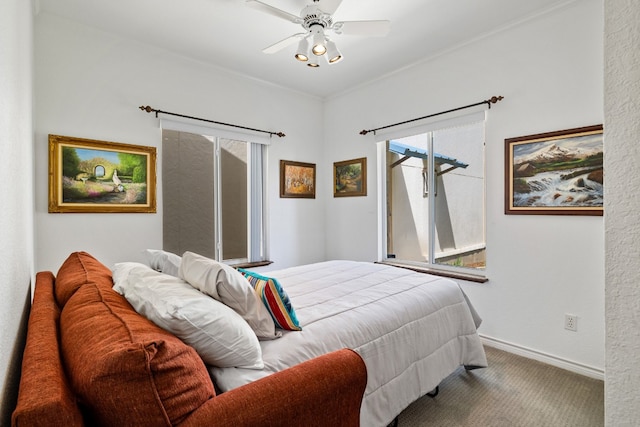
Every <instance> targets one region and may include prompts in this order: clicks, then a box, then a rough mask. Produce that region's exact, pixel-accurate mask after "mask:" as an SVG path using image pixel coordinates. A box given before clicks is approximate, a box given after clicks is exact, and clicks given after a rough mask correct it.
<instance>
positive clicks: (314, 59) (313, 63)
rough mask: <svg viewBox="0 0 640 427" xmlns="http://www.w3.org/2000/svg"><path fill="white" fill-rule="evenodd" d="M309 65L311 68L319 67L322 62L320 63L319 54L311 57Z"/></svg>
mask: <svg viewBox="0 0 640 427" xmlns="http://www.w3.org/2000/svg"><path fill="white" fill-rule="evenodd" d="M307 66H308V67H311V68H319V67H320V64H318V57H317V56H311V57H310V58H309V62H307Z"/></svg>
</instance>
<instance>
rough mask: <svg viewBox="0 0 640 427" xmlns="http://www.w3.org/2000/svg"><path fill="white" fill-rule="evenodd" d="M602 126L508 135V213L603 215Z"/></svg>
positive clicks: (506, 169) (506, 178)
mask: <svg viewBox="0 0 640 427" xmlns="http://www.w3.org/2000/svg"><path fill="white" fill-rule="evenodd" d="M602 135H603V127H602V125H595V126H587V127H581V128H575V129H567V130H562V131H556V132H548V133H541V134H537V135H528V136H521V137H517V138H508V139H505V214H510V215H513V214H520V215H600V216H601V215H602V213H603V201H604V171H603V169H604V168H603V140H602Z"/></svg>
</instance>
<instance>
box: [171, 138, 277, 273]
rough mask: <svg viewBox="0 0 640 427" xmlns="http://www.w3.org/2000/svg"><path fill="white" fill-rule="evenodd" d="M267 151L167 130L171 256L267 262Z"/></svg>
mask: <svg viewBox="0 0 640 427" xmlns="http://www.w3.org/2000/svg"><path fill="white" fill-rule="evenodd" d="M211 133H213V132H211ZM265 147H266V146H264V145H262V144H257V143H249V142H246V141H242V140H237V139H231V138H226V137H221V136H209V135H205V134H203V131H200V132H199V133H191V132H184V131H176V130H171V129H166V128H164V129H163V131H162V198H163V248H164V249H165V250H167V251H171V252H174V253H177V254H182V253H184V252H185V251H192V252H196V253H199V254H201V255H204V256H207V257H210V258H213V259H217V260H219V261H223V262H226V263H230V264H238V263H245V262H260V261H264V260H266V248H265V236H264V228H265V227H264V222H263V218H264V201H263V195H264V191H263V181H264V179H263V166H262V165H263V157H264V151H265V150H266V148H265Z"/></svg>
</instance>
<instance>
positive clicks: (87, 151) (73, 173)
mask: <svg viewBox="0 0 640 427" xmlns="http://www.w3.org/2000/svg"><path fill="white" fill-rule="evenodd" d="M49 212H50V213H60V212H77V213H104V212H108V213H111V212H142V213H155V212H156V149H155V147H144V146H138V145H130V144H121V143H116V142H107V141H96V140H92V139H83V138H75V137H70V136H60V135H49Z"/></svg>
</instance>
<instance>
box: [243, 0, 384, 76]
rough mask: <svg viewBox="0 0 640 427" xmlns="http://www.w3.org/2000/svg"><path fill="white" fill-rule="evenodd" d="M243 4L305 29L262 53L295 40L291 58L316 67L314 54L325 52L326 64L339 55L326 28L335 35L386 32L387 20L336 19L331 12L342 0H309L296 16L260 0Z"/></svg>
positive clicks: (277, 49)
mask: <svg viewBox="0 0 640 427" xmlns="http://www.w3.org/2000/svg"><path fill="white" fill-rule="evenodd" d="M246 1H247V5H248V6H251V7H253V8H255V9H258V10H260V11H262V12H265V13H268V14H269V15H272V16H276V17H278V18H281V19H284V20H286V21H289V22H292V23H294V24H299V25H301V26H302V28H304V30H305V32H302V33H297V34H293V35H291V36H289V37H287V38H286V39H284V40H280V41H279V42H277V43H275V44H272V45H271V46H268V47H266V48H265V49H263V50H262V51H263V52H264V53H269V54H270V53H276V52H278V51H280V50H282V49H284V48H285V47H287V46H290V45H292V44H294V43H295V42H298V48H297V50H296V55H295V58H296V59H297V60H299V61H301V62H305V63H306V64H307V65H308V66H310V67H313V68H316V67H319V64H318V57H319V56H323V55H326V56H325V57H326V59H327V62H328V63H329V64H335V63H337V62H339V61H340V60H341V59H342V54H341V53H340V51H339V50H338V48H337V47H336V44H335V43H334V42H333V41H332V40H330V39H329V37H328V36H327V34H326V33H327V32H328V31H333V32H334V33H335V34H346V35H361V36H385V35H387V33H388V32H389V28H390V22H389V21H386V20H385V21H337V22H334V20H333V16H332V15H333V14H334V13H335V11H336V10H337V9H338V7H339V6H340V4H341V3H342V0H312V3H311V4H309V5H307V6H306V7H305V8H304V9H302V11H301V12H300V16H296V15H293V14H291V13H289V12H286V11H284V10H282V9H279V8H277V7H274V6H271V5H269V4H267V3H264V2H262V1H260V0H246Z"/></svg>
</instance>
